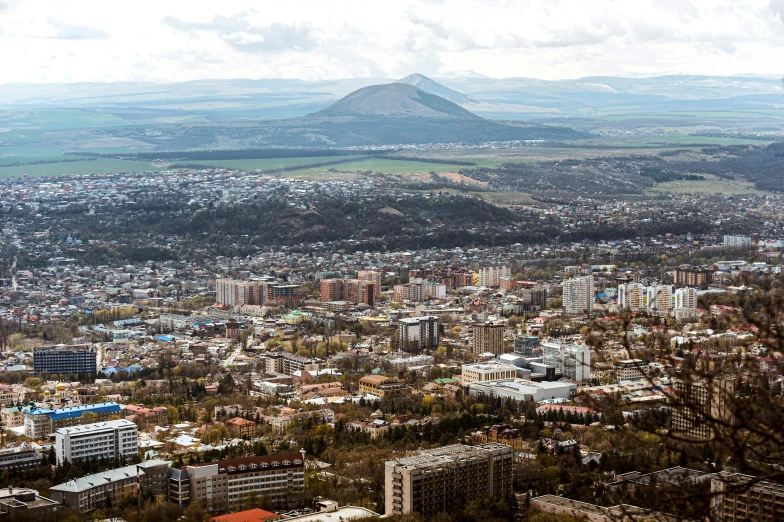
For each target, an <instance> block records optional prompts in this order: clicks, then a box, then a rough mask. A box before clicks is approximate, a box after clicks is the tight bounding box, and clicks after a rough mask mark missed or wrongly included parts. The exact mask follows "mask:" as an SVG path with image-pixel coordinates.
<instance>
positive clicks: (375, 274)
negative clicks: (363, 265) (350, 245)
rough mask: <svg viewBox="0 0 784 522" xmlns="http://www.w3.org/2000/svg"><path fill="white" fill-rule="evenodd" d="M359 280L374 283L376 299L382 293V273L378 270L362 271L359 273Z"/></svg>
mask: <svg viewBox="0 0 784 522" xmlns="http://www.w3.org/2000/svg"><path fill="white" fill-rule="evenodd" d="M357 279H359V280H360V281H368V282H370V283H373V289H374V292H375V297H378V294H380V293H381V272H379V271H378V270H360V271H359V272H357Z"/></svg>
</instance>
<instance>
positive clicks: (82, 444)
mask: <svg viewBox="0 0 784 522" xmlns="http://www.w3.org/2000/svg"><path fill="white" fill-rule="evenodd" d="M55 452H56V454H57V463H58V464H62V463H63V462H64V461H66V460H67V461H69V462H76V461H80V460H101V459H106V460H110V459H115V458H118V459H120V460H126V459H130V458H131V457H133V456H135V455H137V454H138V453H139V432H138V430H137V428H136V424H134V423H133V422H131V421H129V420H125V419H121V420H113V421H106V422H96V423H94V424H84V425H82V426H71V427H69V428H60V429H59V430H57V431H56V432H55Z"/></svg>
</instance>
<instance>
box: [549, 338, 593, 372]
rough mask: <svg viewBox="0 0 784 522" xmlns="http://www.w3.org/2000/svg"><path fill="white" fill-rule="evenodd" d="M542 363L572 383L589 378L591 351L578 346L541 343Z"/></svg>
mask: <svg viewBox="0 0 784 522" xmlns="http://www.w3.org/2000/svg"><path fill="white" fill-rule="evenodd" d="M541 346H542V362H543V363H544V364H546V365H548V366H553V367H555V373H560V374H562V375H563V376H564V377H565V378H567V379H571V380H573V381H578V382H582V381H587V380H589V379H590V378H591V349H590V348H588V347H587V346H585V345H580V344H563V343H556V342H545V343H542V345H541Z"/></svg>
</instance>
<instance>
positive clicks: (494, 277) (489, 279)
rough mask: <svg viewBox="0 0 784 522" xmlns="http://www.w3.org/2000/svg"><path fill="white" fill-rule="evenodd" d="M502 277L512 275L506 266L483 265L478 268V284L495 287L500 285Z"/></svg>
mask: <svg viewBox="0 0 784 522" xmlns="http://www.w3.org/2000/svg"><path fill="white" fill-rule="evenodd" d="M502 277H512V269H511V268H510V267H508V266H485V267H482V268H480V269H479V286H486V287H488V288H496V287H498V286H500V285H501V278H502Z"/></svg>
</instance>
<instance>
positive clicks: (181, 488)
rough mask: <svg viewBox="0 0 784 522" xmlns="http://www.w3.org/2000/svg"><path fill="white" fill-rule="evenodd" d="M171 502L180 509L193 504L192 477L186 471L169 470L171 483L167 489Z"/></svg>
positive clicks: (169, 482)
mask: <svg viewBox="0 0 784 522" xmlns="http://www.w3.org/2000/svg"><path fill="white" fill-rule="evenodd" d="M166 496H167V497H168V498H169V502H173V503H175V504H178V505H179V506H180V507H184V506H187V505H188V504H190V503H191V477H190V475H188V472H187V471H186V470H184V469H178V468H169V481H168V484H167V487H166Z"/></svg>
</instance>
